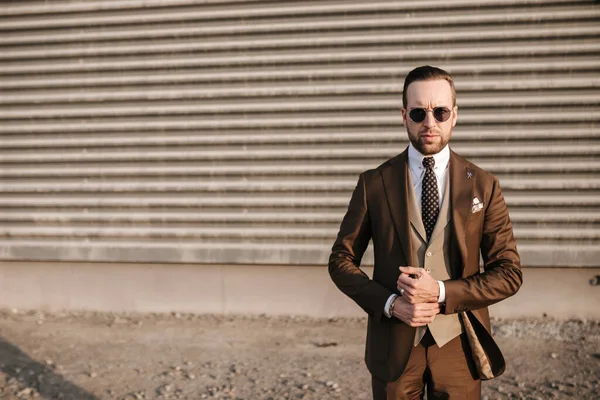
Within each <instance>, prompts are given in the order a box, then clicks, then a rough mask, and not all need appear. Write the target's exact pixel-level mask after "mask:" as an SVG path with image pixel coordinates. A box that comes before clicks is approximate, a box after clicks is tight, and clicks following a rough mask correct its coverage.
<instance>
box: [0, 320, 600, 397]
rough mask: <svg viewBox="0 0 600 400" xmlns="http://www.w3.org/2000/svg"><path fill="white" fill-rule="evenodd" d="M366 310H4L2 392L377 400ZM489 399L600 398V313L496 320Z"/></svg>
mask: <svg viewBox="0 0 600 400" xmlns="http://www.w3.org/2000/svg"><path fill="white" fill-rule="evenodd" d="M365 325H366V319H364V318H356V319H314V318H306V317H266V316H256V317H250V316H215V315H187V314H183V315H182V314H109V313H54V314H45V313H42V312H19V311H18V310H4V311H0V399H33V398H39V399H72V400H92V399H125V400H136V399H213V398H219V399H319V400H320V399H369V398H370V397H371V396H370V376H369V374H368V372H367V370H366V367H365V365H364V363H363V354H364V339H365ZM493 325H494V331H495V333H494V336H495V337H496V339H497V341H498V343H499V345H500V347H501V348H502V350H503V352H504V355H505V357H506V360H507V370H506V372H505V373H504V375H502V376H501V377H500V378H498V379H495V380H493V381H488V382H484V383H483V395H484V399H485V398H487V399H488V400H492V399H599V398H600V384H599V379H600V378H599V376H600V341H599V338H600V321H579V320H571V321H556V320H551V319H541V320H494V321H493Z"/></svg>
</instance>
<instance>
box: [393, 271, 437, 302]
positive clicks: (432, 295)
mask: <svg viewBox="0 0 600 400" xmlns="http://www.w3.org/2000/svg"><path fill="white" fill-rule="evenodd" d="M399 268H400V276H399V277H398V282H397V286H398V290H399V291H400V293H402V296H403V297H404V298H405V299H406V300H407V301H408V302H409V303H411V304H418V303H437V301H438V299H439V297H440V286H439V284H438V283H437V281H436V280H435V279H433V278H432V276H431V275H429V273H427V271H425V270H424V269H423V268H415V267H399ZM411 275H412V276H413V277H411Z"/></svg>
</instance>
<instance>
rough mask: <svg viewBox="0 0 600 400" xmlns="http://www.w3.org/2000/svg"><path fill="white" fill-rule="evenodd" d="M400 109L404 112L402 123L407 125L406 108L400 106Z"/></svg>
mask: <svg viewBox="0 0 600 400" xmlns="http://www.w3.org/2000/svg"><path fill="white" fill-rule="evenodd" d="M400 111H401V112H402V125H404V126H405V127H406V117H407V115H406V108H404V107H400Z"/></svg>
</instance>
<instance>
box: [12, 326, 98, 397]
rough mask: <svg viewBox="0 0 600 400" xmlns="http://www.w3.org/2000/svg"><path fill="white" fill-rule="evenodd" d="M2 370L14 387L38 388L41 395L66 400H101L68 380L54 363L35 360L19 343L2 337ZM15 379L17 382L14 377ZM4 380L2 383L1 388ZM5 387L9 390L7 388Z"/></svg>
mask: <svg viewBox="0 0 600 400" xmlns="http://www.w3.org/2000/svg"><path fill="white" fill-rule="evenodd" d="M0 371H2V372H3V373H4V374H5V375H6V376H5V379H6V381H7V382H6V385H5V386H12V384H14V385H15V389H17V390H23V389H26V388H33V389H35V390H36V391H37V392H38V393H39V394H40V396H41V397H43V398H50V399H63V400H99V399H98V397H96V396H94V395H92V394H91V393H88V392H86V391H85V390H84V389H82V388H80V387H79V386H77V385H74V384H73V383H71V382H69V381H67V380H65V378H63V377H62V376H61V375H60V374H58V373H57V372H56V371H54V369H53V367H52V366H51V365H44V364H41V363H40V362H38V361H36V360H33V359H32V358H30V357H29V356H28V355H27V354H26V353H24V352H23V351H21V349H19V348H18V347H17V346H15V345H13V344H11V343H10V342H8V341H6V340H5V339H4V338H2V337H0ZM11 378H14V380H16V381H17V382H15V381H14V380H12V384H11ZM3 384H4V382H0V387H2V385H3ZM5 390H6V389H5Z"/></svg>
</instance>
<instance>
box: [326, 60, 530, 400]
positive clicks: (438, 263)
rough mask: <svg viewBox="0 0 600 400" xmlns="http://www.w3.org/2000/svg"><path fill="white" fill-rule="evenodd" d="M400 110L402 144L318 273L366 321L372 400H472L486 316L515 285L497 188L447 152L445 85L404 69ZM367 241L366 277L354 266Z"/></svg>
mask: <svg viewBox="0 0 600 400" xmlns="http://www.w3.org/2000/svg"><path fill="white" fill-rule="evenodd" d="M402 103H403V107H402V119H403V121H404V125H405V127H406V131H407V133H408V138H409V140H410V144H409V146H408V148H407V149H406V150H405V151H404V152H402V153H401V154H399V155H398V156H396V157H394V158H392V159H390V160H388V161H386V162H385V163H383V164H382V165H380V166H379V167H377V168H376V169H373V170H369V171H366V172H364V173H362V174H361V175H360V177H359V179H358V184H357V186H356V188H355V190H354V193H353V195H352V198H351V200H350V204H349V206H348V211H347V212H346V215H345V216H344V219H343V221H342V224H341V227H340V231H339V233H338V236H337V240H336V242H335V244H334V245H333V249H332V253H331V256H330V258H329V273H330V275H331V278H332V279H333V281H334V282H335V284H336V285H337V286H338V288H339V289H340V290H341V291H342V292H344V293H345V294H346V295H348V296H349V297H350V298H352V300H354V301H355V302H356V303H357V304H358V305H359V306H360V307H361V308H363V309H364V310H365V311H366V312H367V313H368V315H369V317H368V327H367V339H366V355H365V361H366V364H367V367H368V369H369V371H370V372H371V375H372V390H373V397H374V399H376V400H379V399H416V398H423V396H424V393H425V390H426V391H427V396H428V399H429V400H432V399H448V398H450V399H457V400H459V399H460V400H463V399H479V398H480V397H481V378H484V379H489V378H492V377H495V376H498V375H499V374H501V373H502V372H503V371H504V359H503V358H502V354H501V353H500V351H499V350H498V348H497V346H496V345H495V343H494V341H493V339H492V338H491V335H490V331H491V330H490V321H489V315H488V309H487V307H488V306H489V305H491V304H494V303H496V302H498V301H501V300H503V299H505V298H507V297H509V296H512V295H513V294H515V293H516V292H517V290H518V289H519V287H520V286H521V283H522V274H521V269H520V259H519V254H518V253H517V248H516V243H515V239H514V236H513V232H512V224H511V222H510V219H509V215H508V210H507V208H506V204H505V202H504V198H503V196H502V193H501V191H500V187H499V185H498V180H497V179H496V178H495V177H494V176H493V175H492V174H490V173H488V172H486V171H484V170H482V169H480V168H478V167H477V166H475V165H474V164H472V163H470V162H469V161H467V160H466V159H464V158H462V157H460V156H459V155H457V154H456V153H454V152H453V151H452V150H450V148H449V147H448V142H449V140H450V137H451V135H452V128H453V127H454V126H455V125H456V121H457V118H458V108H457V106H456V95H455V90H454V83H453V80H452V77H451V76H450V75H449V74H448V73H447V72H446V71H444V70H441V69H439V68H435V67H431V66H424V67H419V68H416V69H414V70H413V71H411V72H410V73H409V74H408V76H407V77H406V80H405V82H404V91H403V96H402ZM370 239H372V240H373V249H374V254H375V265H374V271H373V279H369V277H368V276H367V275H366V274H365V273H364V272H363V271H362V270H361V269H360V268H359V267H360V262H361V258H362V256H363V253H364V251H365V249H366V248H367V244H368V242H369V240H370ZM480 252H481V256H482V259H483V271H480V268H479V260H480Z"/></svg>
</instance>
